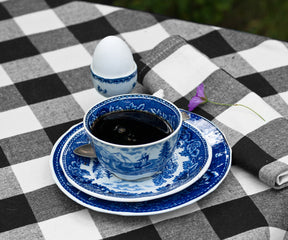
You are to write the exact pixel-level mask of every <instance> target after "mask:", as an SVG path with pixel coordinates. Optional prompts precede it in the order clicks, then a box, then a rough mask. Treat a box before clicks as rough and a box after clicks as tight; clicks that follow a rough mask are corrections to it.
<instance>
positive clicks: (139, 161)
mask: <svg viewBox="0 0 288 240" xmlns="http://www.w3.org/2000/svg"><path fill="white" fill-rule="evenodd" d="M121 110H139V111H146V112H149V113H152V114H155V115H157V116H159V117H161V118H163V119H164V120H166V121H167V122H168V123H169V124H170V126H171V127H172V129H173V132H172V133H171V134H170V135H168V136H166V137H164V138H162V139H160V140H158V141H155V142H151V143H146V144H139V145H120V144H114V143H110V142H107V141H104V140H101V139H99V138H97V137H95V136H94V135H93V134H92V133H91V126H92V124H93V122H94V121H95V120H96V119H97V118H98V117H100V116H102V115H103V114H106V113H109V112H115V111H121ZM83 122H84V128H85V131H86V133H87V136H88V138H89V141H90V143H91V145H92V146H93V147H94V150H95V153H96V155H97V158H98V160H99V162H100V164H102V166H103V167H105V168H106V169H107V170H109V171H110V172H112V173H113V174H115V175H116V176H117V177H119V178H121V179H125V180H138V179H141V178H145V177H150V176H152V175H154V174H156V173H158V172H160V171H161V170H162V169H163V168H164V166H165V165H166V163H167V161H168V160H169V158H170V157H171V156H172V153H173V151H174V149H175V147H176V144H177V141H178V139H179V136H180V129H181V125H182V116H181V112H180V110H179V109H178V108H177V107H176V106H175V105H174V104H173V103H171V102H169V101H167V100H164V99H162V98H158V97H155V96H151V95H145V94H126V95H119V96H115V97H111V98H108V99H106V100H104V101H102V102H100V103H98V104H96V105H95V106H93V107H92V108H90V110H88V112H87V113H86V114H85V116H84V120H83ZM148 134H149V133H148Z"/></svg>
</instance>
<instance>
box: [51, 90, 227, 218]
mask: <svg viewBox="0 0 288 240" xmlns="http://www.w3.org/2000/svg"><path fill="white" fill-rule="evenodd" d="M119 111H141V112H148V113H149V114H154V115H157V116H158V117H161V118H162V119H164V120H165V121H167V122H168V123H169V125H171V127H172V129H173V131H172V133H171V134H169V135H168V136H166V137H164V138H161V139H160V140H156V141H154V142H151V143H145V144H138V145H121V144H115V143H110V142H107V141H105V140H101V139H99V138H98V137H97V136H94V135H93V134H92V130H91V126H92V125H93V122H94V121H95V119H98V118H100V117H101V116H103V115H105V114H107V113H108V114H109V113H111V112H112V113H113V112H119ZM183 112H184V113H185V114H186V115H188V118H187V119H185V120H183V119H182V114H183ZM146 134H147V135H149V132H147V133H146ZM85 144H91V146H93V149H94V151H95V153H96V156H97V157H95V158H88V157H83V156H79V155H77V154H75V153H74V149H76V148H77V147H80V146H82V145H85ZM50 166H51V170H52V175H53V178H54V180H55V182H56V184H57V185H58V187H59V188H60V189H61V190H62V192H63V193H64V194H65V195H66V196H68V197H69V198H71V199H72V200H74V201H75V202H77V203H79V204H81V205H83V206H85V207H87V208H89V209H92V210H95V211H99V212H104V213H110V214H117V215H125V216H144V215H154V214H160V213H165V212H169V211H173V210H176V209H179V208H181V207H184V206H187V205H189V204H192V203H194V202H196V201H198V200H200V199H201V198H203V197H205V196H206V195H208V194H209V193H211V192H213V191H214V190H215V189H216V188H217V187H218V186H219V185H220V183H221V182H222V181H223V180H224V178H225V177H226V175H227V174H228V171H229V169H230V166H231V148H230V147H229V145H228V143H227V141H226V139H225V137H224V135H223V133H222V132H221V131H220V130H219V129H218V128H217V127H216V126H215V125H214V124H213V123H211V122H210V121H208V120H207V119H205V118H203V117H201V116H199V115H197V114H194V113H191V112H188V111H185V110H182V109H178V108H177V107H176V106H175V105H174V104H173V103H171V102H169V101H167V100H164V99H162V98H158V97H156V96H151V95H145V94H123V95H118V96H115V97H110V98H107V99H105V100H104V101H102V102H100V103H98V104H96V105H95V106H93V107H92V108H90V110H89V111H88V112H87V113H86V114H85V116H84V119H83V122H81V123H79V124H77V125H75V126H73V127H71V128H70V129H69V130H68V131H67V132H65V133H64V134H63V135H62V136H61V137H60V138H59V139H58V141H57V142H56V143H55V145H54V147H53V149H52V152H51V159H50Z"/></svg>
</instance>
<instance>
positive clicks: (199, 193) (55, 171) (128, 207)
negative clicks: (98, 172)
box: [50, 112, 231, 216]
mask: <svg viewBox="0 0 288 240" xmlns="http://www.w3.org/2000/svg"><path fill="white" fill-rule="evenodd" d="M187 114H188V115H189V116H190V119H189V120H187V121H186V123H188V124H189V125H192V126H194V127H196V128H197V129H199V131H200V132H201V133H202V135H203V136H204V138H205V139H206V141H207V143H208V145H209V146H211V148H212V161H211V164H210V166H209V168H208V170H207V171H206V172H205V174H204V175H203V176H202V177H201V178H200V179H199V180H198V181H196V182H195V183H194V184H192V185H190V186H189V187H187V188H185V189H183V190H182V191H180V192H177V193H175V194H171V195H169V196H166V197H162V198H158V199H154V200H150V201H144V202H119V201H107V200H104V199H100V198H97V197H93V196H91V195H89V194H86V193H84V192H82V191H80V190H79V189H78V188H76V187H74V186H73V185H72V184H71V183H70V182H69V181H68V180H67V178H66V177H65V174H64V172H63V170H62V168H61V166H60V156H61V152H62V150H63V147H64V145H65V144H66V142H67V141H68V139H69V138H70V137H71V136H72V135H73V134H74V133H76V132H77V131H78V130H79V129H81V128H82V124H77V125H75V126H74V127H72V128H71V129H69V130H68V131H67V132H66V133H65V134H63V136H62V137H61V138H59V139H58V141H57V142H56V143H55V145H54V147H53V150H52V152H51V159H50V166H51V170H52V176H53V178H54V180H55V182H56V184H57V186H58V187H59V188H60V189H61V191H62V192H63V193H64V194H65V195H66V196H68V197H69V198H71V199H72V200H73V201H75V202H77V203H79V204H81V205H82V206H85V207H87V208H90V209H92V210H95V211H99V212H104V213H110V214H117V215H125V216H145V215H154V214H160V213H165V212H170V211H173V210H176V209H179V208H182V207H184V206H187V205H190V204H192V203H194V202H197V201H198V200H200V199H201V198H203V197H205V196H207V195H208V194H210V193H211V192H213V191H214V190H215V189H216V188H217V187H218V186H219V185H220V184H221V182H222V181H223V180H224V178H225V177H226V175H227V174H228V172H229V169H230V166H231V149H230V147H229V145H228V143H227V141H226V139H225V137H224V135H223V134H222V133H221V131H220V130H219V129H218V128H217V127H216V126H215V125H214V124H213V123H211V122H210V121H208V120H207V119H205V118H203V117H201V116H199V115H196V114H194V113H191V112H187Z"/></svg>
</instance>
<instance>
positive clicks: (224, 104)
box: [206, 99, 265, 122]
mask: <svg viewBox="0 0 288 240" xmlns="http://www.w3.org/2000/svg"><path fill="white" fill-rule="evenodd" d="M206 101H207V102H209V103H213V104H216V105H221V106H240V107H245V108H247V109H249V110H250V111H252V112H253V113H255V114H256V115H257V116H258V117H260V118H261V119H262V120H263V121H264V122H265V119H264V118H263V117H262V116H261V115H260V114H259V113H257V112H255V111H254V110H253V109H252V108H250V107H248V106H245V105H243V104H238V103H235V104H228V103H218V102H213V101H210V100H208V99H206Z"/></svg>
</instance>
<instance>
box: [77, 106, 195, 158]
mask: <svg viewBox="0 0 288 240" xmlns="http://www.w3.org/2000/svg"><path fill="white" fill-rule="evenodd" d="M181 114H182V119H183V121H186V120H188V119H189V118H190V117H189V115H188V114H187V113H186V112H181ZM73 152H74V153H75V154H77V155H79V156H81V157H88V158H96V154H95V151H94V149H93V147H92V146H91V145H90V144H89V143H88V144H84V145H82V146H80V147H77V148H75V149H74V151H73Z"/></svg>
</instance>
